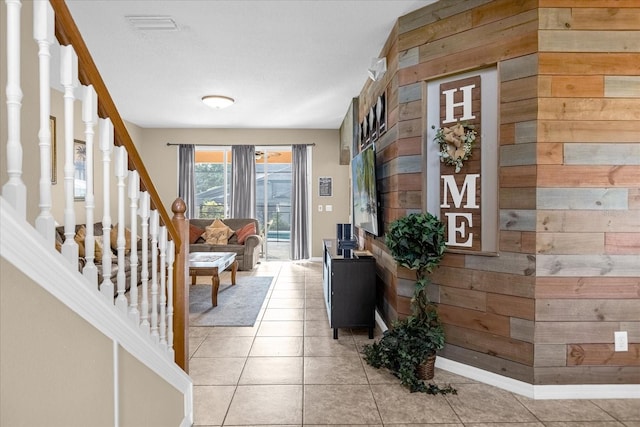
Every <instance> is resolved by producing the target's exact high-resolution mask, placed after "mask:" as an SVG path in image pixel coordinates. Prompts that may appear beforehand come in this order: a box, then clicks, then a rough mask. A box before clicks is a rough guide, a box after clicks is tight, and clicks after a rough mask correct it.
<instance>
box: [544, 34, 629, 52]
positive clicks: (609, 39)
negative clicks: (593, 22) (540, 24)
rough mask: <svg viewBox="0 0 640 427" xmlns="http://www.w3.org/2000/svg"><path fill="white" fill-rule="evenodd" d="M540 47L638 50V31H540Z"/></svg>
mask: <svg viewBox="0 0 640 427" xmlns="http://www.w3.org/2000/svg"><path fill="white" fill-rule="evenodd" d="M539 34H540V38H539V48H540V50H541V51H545V52H607V51H608V52H638V51H640V33H638V32H637V31H565V30H543V31H540V33H539Z"/></svg>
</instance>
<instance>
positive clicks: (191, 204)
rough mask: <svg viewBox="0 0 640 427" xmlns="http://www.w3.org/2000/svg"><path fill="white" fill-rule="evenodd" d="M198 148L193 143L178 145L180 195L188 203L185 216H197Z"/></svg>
mask: <svg viewBox="0 0 640 427" xmlns="http://www.w3.org/2000/svg"><path fill="white" fill-rule="evenodd" d="M195 164H196V149H195V146H194V145H192V144H180V145H179V146H178V165H179V166H178V197H180V198H181V199H182V200H183V201H184V203H185V204H186V205H187V211H186V212H185V216H186V217H187V218H195V217H196V171H195Z"/></svg>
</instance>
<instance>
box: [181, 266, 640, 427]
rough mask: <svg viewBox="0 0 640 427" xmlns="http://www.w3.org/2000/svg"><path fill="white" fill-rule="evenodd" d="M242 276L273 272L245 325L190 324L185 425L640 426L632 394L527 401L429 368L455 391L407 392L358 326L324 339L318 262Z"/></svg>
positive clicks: (325, 324)
mask: <svg viewBox="0 0 640 427" xmlns="http://www.w3.org/2000/svg"><path fill="white" fill-rule="evenodd" d="M243 275H261V276H274V282H273V284H272V286H271V289H270V290H269V293H268V294H267V297H266V299H265V302H264V304H263V307H262V310H261V311H260V314H259V315H258V319H257V321H256V324H255V326H253V327H192V328H191V329H190V338H189V346H190V354H191V359H190V375H191V377H192V378H193V381H194V408H195V409H194V412H195V414H194V418H195V420H194V421H195V423H194V425H197V426H222V425H224V426H258V425H278V426H302V425H304V426H326V425H332V426H337V425H343V426H344V425H359V426H365V425H366V426H383V425H385V426H387V425H389V426H395V427H403V426H413V427H419V426H427V425H428V426H434V425H437V426H439V427H454V426H467V427H482V426H494V427H498V426H501V427H504V426H513V427H537V426H548V427H579V426H591V427H595V426H598V427H614V426H626V427H640V401H639V400H631V399H629V400H625V399H618V400H543V401H540V400H535V401H534V400H531V399H527V398H525V397H522V396H519V395H516V394H513V393H510V392H507V391H504V390H502V389H498V388H495V387H491V386H488V385H485V384H481V383H478V382H476V381H473V380H470V379H468V378H465V377H462V376H458V375H455V374H452V373H449V372H447V371H443V370H439V369H436V376H435V378H434V381H435V382H436V383H442V384H452V385H453V386H454V387H455V388H457V389H458V395H456V396H429V395H426V394H422V393H413V394H412V393H409V392H408V391H407V390H406V389H405V388H403V387H401V386H400V385H399V383H398V381H397V379H396V378H395V377H393V376H392V375H390V374H389V373H387V372H384V371H380V370H377V369H374V368H372V367H370V366H369V365H367V364H366V362H364V361H363V360H362V358H361V355H360V353H359V350H360V348H361V347H362V345H363V344H364V343H367V342H371V341H370V340H369V339H368V337H367V331H366V330H343V329H341V330H340V333H339V339H338V340H334V339H332V333H331V329H330V328H329V324H328V321H327V314H326V310H325V308H324V301H323V299H322V269H321V265H320V263H314V262H308V263H293V262H263V263H262V264H260V265H258V267H257V268H256V269H254V270H253V271H251V272H238V277H239V278H240V277H241V276H243ZM199 279H201V278H199ZM202 279H204V280H206V278H202ZM229 280H230V277H229V275H228V273H227V272H225V273H223V274H222V275H221V281H222V283H227V282H228V281H229ZM203 283H204V282H203Z"/></svg>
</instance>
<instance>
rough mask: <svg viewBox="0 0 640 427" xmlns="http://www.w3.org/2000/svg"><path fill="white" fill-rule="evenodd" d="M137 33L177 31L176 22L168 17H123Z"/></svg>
mask: <svg viewBox="0 0 640 427" xmlns="http://www.w3.org/2000/svg"><path fill="white" fill-rule="evenodd" d="M125 18H126V20H127V21H129V23H130V24H131V26H132V27H133V28H134V29H136V30H138V31H178V26H177V25H176V21H174V20H173V18H172V17H170V16H125Z"/></svg>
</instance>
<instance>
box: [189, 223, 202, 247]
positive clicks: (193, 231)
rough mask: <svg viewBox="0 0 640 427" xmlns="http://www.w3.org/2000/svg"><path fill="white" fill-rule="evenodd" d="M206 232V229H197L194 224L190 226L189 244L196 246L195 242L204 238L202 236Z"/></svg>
mask: <svg viewBox="0 0 640 427" xmlns="http://www.w3.org/2000/svg"><path fill="white" fill-rule="evenodd" d="M204 232H205V230H204V229H202V228H200V227H197V226H195V225H193V224H191V223H190V224H189V244H191V245H192V244H194V243H195V242H197V241H198V239H200V237H202V234H203V233H204Z"/></svg>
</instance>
